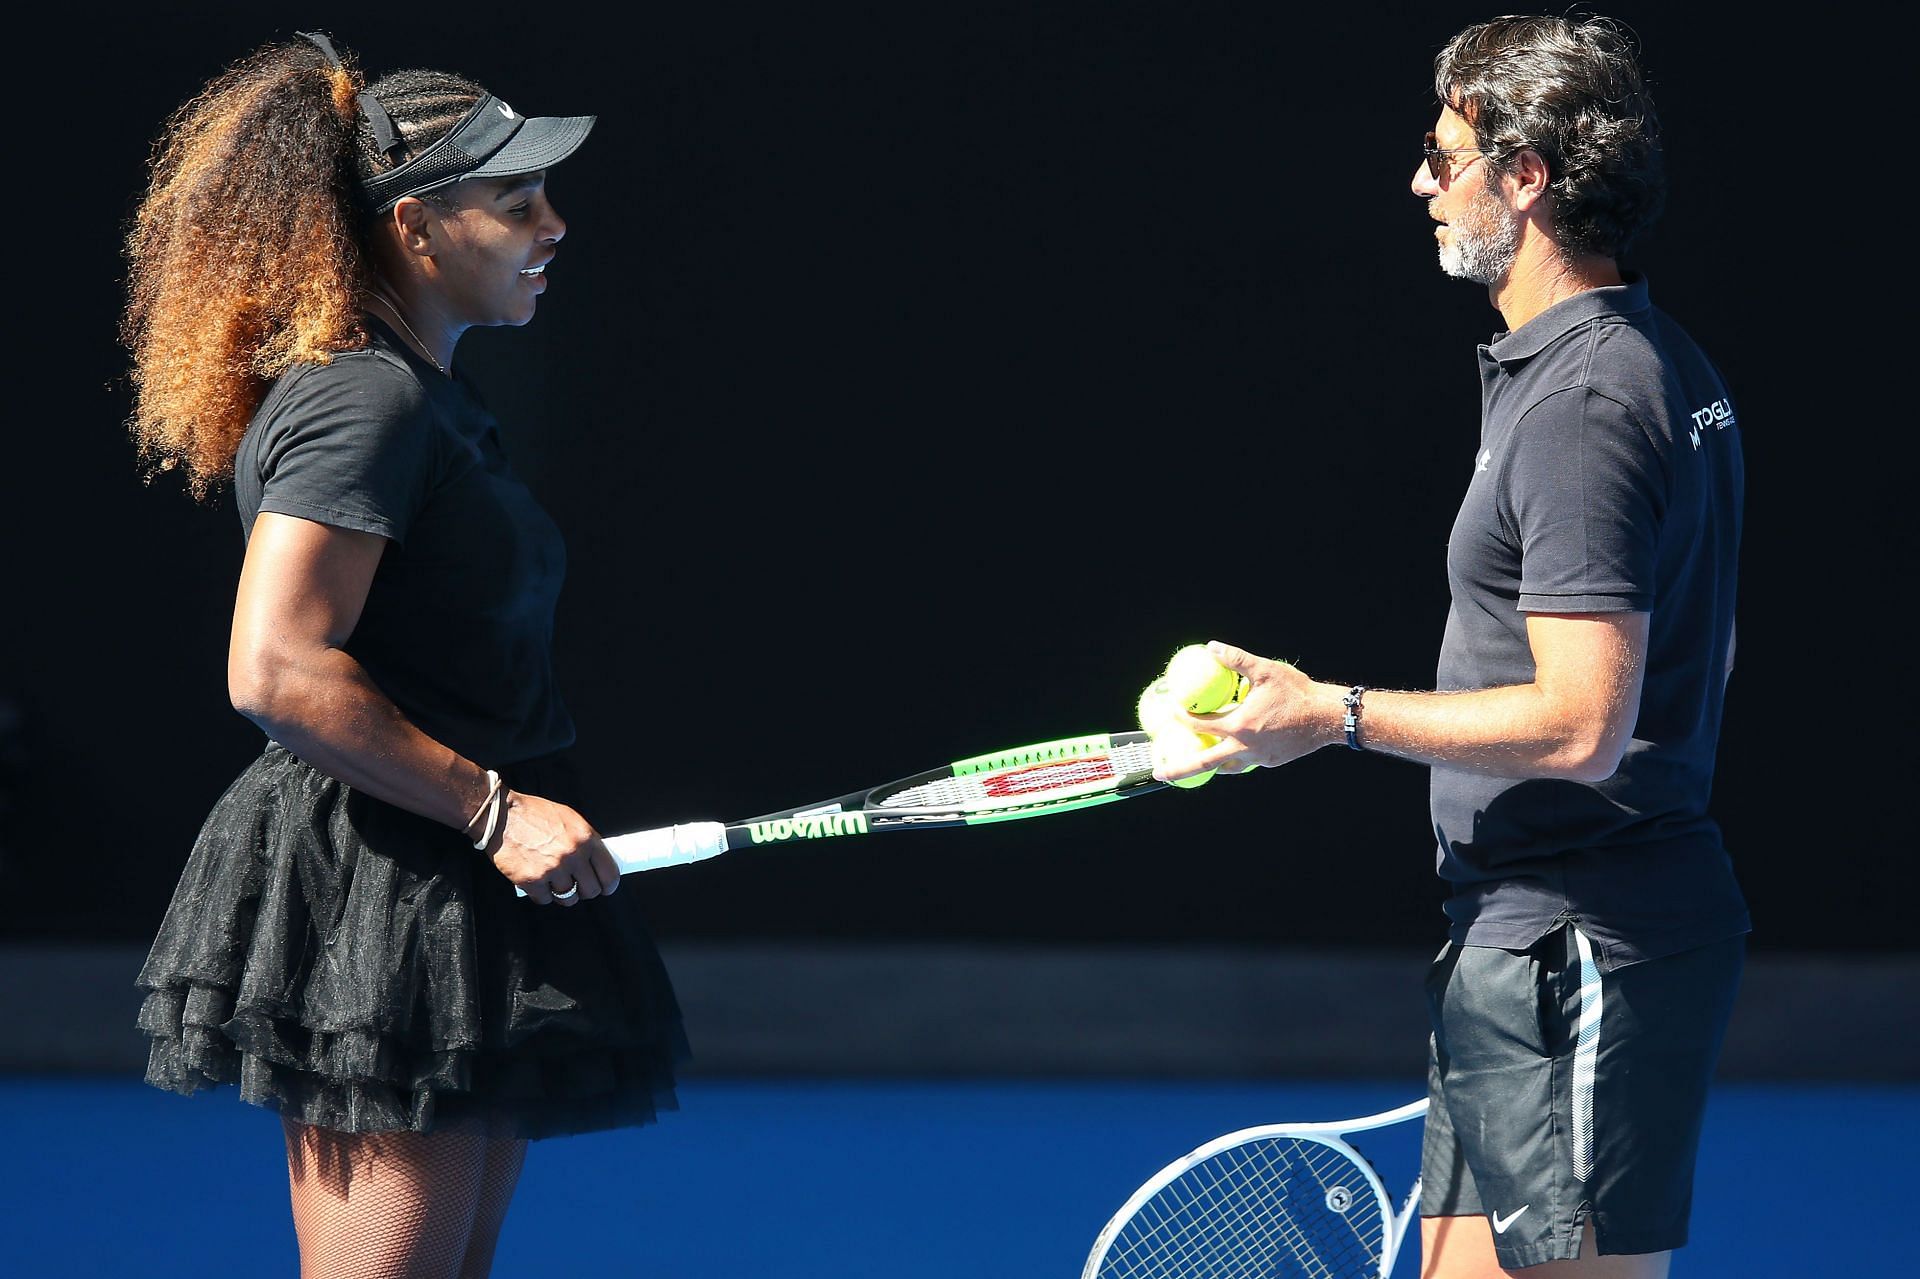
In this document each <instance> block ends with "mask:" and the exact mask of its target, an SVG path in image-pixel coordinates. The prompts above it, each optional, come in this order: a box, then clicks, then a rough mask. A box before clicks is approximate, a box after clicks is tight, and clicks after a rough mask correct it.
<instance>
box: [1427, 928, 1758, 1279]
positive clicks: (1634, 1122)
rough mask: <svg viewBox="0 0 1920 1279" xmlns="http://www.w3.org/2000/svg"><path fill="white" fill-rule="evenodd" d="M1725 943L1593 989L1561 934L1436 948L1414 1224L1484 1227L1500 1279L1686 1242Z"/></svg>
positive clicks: (1583, 948)
mask: <svg viewBox="0 0 1920 1279" xmlns="http://www.w3.org/2000/svg"><path fill="white" fill-rule="evenodd" d="M1745 954H1746V939H1745V938H1744V937H1734V938H1730V939H1728V940H1726V941H1720V942H1714V943H1712V944H1710V945H1706V946H1701V947H1697V948H1695V949H1693V950H1686V951H1681V952H1680V953H1678V954H1675V955H1667V956H1664V957H1662V958H1660V959H1649V960H1643V961H1641V962H1640V963H1637V964H1630V965H1628V966H1626V967H1624V968H1619V969H1616V970H1614V971H1613V972H1611V973H1607V974H1605V975H1602V974H1601V972H1600V970H1599V969H1598V967H1596V966H1595V964H1594V962H1593V956H1592V952H1591V949H1590V947H1589V946H1588V943H1587V939H1586V938H1585V937H1584V936H1582V935H1581V934H1580V932H1579V931H1578V929H1577V928H1575V927H1574V926H1572V925H1566V926H1563V927H1561V928H1558V929H1556V930H1555V931H1553V932H1552V933H1550V934H1548V935H1547V936H1546V937H1545V938H1543V939H1541V940H1540V941H1539V942H1538V943H1537V944H1535V945H1534V946H1533V947H1532V948H1531V949H1529V950H1501V949H1498V948H1496V947H1491V946H1459V945H1455V944H1452V943H1449V944H1448V945H1447V946H1446V947H1445V948H1444V949H1443V950H1441V952H1440V954H1439V956H1438V957H1437V958H1435V960H1434V961H1433V966H1432V968H1431V969H1429V971H1428V975H1427V1008H1428V1012H1429V1014H1430V1015H1431V1017H1432V1020H1433V1038H1432V1043H1431V1050H1430V1056H1429V1059H1428V1077H1427V1092H1428V1097H1429V1101H1430V1103H1431V1104H1430V1107H1429V1109H1428V1112H1427V1121H1426V1137H1425V1141H1424V1145H1423V1148H1422V1151H1421V1160H1420V1163H1421V1170H1420V1171H1421V1191H1420V1215H1421V1216H1423V1217H1460V1216H1485V1217H1486V1218H1487V1220H1488V1222H1489V1224H1490V1225H1491V1226H1492V1227H1493V1243H1494V1250H1495V1252H1496V1253H1498V1255H1499V1258H1500V1264H1501V1265H1502V1266H1504V1267H1506V1268H1508V1269H1514V1268H1517V1267H1520V1266H1532V1265H1538V1264H1539V1263H1541V1262H1544V1261H1559V1260H1565V1259H1569V1258H1574V1257H1578V1256H1579V1255H1580V1228H1581V1224H1582V1223H1583V1222H1585V1221H1587V1220H1589V1219H1590V1220H1591V1221H1592V1222H1593V1230H1594V1237H1595V1240H1596V1242H1597V1244H1598V1248H1599V1251H1601V1252H1603V1253H1643V1252H1665V1251H1667V1250H1668V1249H1671V1248H1678V1247H1679V1246H1680V1245H1682V1244H1684V1243H1685V1242H1686V1241H1687V1217H1688V1213H1689V1212H1690V1210H1691V1208H1692V1206H1693V1163H1694V1154H1695V1151H1696V1149H1697V1148H1698V1146H1699V1141H1700V1123H1701V1119H1702V1117H1703V1115H1704V1112H1705V1110H1706V1098H1707V1087H1708V1084H1709V1083H1710V1082H1711V1080H1712V1077H1713V1068H1714V1063H1715V1062H1716V1061H1717V1060H1718V1058H1719V1055H1720V1043H1721V1040H1722V1038H1723V1037H1724V1035H1725V1032H1726V1027H1727V1018H1728V1015H1729V1014H1730V1013H1731V1011H1732V1009H1733V997H1734V992H1735V990H1737V989H1738V987H1739V984H1740V970H1741V965H1742V963H1743V961H1744V958H1745Z"/></svg>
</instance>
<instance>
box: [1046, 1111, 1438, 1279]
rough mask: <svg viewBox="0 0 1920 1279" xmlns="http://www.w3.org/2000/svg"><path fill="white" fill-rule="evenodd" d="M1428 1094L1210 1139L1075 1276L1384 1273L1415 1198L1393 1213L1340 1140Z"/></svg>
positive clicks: (1165, 1173) (1416, 1194)
mask: <svg viewBox="0 0 1920 1279" xmlns="http://www.w3.org/2000/svg"><path fill="white" fill-rule="evenodd" d="M1426 1113H1427V1103H1426V1101H1425V1100H1424V1099H1422V1100H1420V1101H1416V1102H1413V1103H1412V1104H1410V1105H1406V1106H1401V1107H1400V1108H1399V1109H1397V1110H1388V1111H1383V1112H1382V1113H1380V1114H1377V1115H1368V1116H1367V1117H1365V1118H1364V1119H1347V1120H1341V1121H1336V1122H1333V1123H1317V1124H1269V1125H1266V1126H1263V1127H1259V1128H1243V1129H1241V1130H1240V1131H1239V1132H1230V1133H1228V1134H1227V1135H1226V1136H1224V1137H1218V1138H1215V1139H1214V1140H1212V1141H1210V1142H1208V1143H1207V1144H1206V1145H1204V1146H1202V1147H1200V1148H1199V1149H1198V1150H1195V1151H1193V1152H1192V1153H1191V1154H1188V1155H1184V1156H1182V1157H1181V1158H1179V1159H1176V1160H1174V1161H1173V1162H1172V1163H1170V1164H1168V1165H1167V1166H1166V1167H1165V1168H1162V1169H1161V1170H1160V1171H1159V1172H1157V1173H1155V1174H1154V1175H1153V1176H1152V1177H1151V1178H1149V1179H1148V1180H1147V1183H1146V1184H1145V1185H1143V1186H1141V1187H1140V1189H1138V1190H1136V1191H1135V1192H1134V1193H1133V1197H1132V1198H1131V1199H1129V1200H1127V1202H1126V1203H1124V1204H1122V1205H1121V1206H1120V1211H1118V1212H1116V1213H1114V1214H1113V1219H1112V1220H1111V1221H1109V1222H1108V1223H1107V1226H1106V1229H1104V1230H1102V1231H1101V1232H1100V1237H1099V1238H1098V1239H1096V1240H1095V1241H1094V1245H1093V1252H1092V1253H1091V1255H1089V1256H1088V1257H1087V1264H1086V1268H1085V1269H1084V1270H1082V1271H1081V1279H1174V1277H1175V1276H1180V1277H1182V1279H1184V1277H1186V1276H1195V1275H1206V1276H1208V1277H1209V1279H1235V1277H1238V1276H1247V1277H1249V1279H1250V1277H1251V1276H1255V1275H1260V1276H1274V1277H1275V1279H1282V1277H1285V1279H1293V1277H1295V1276H1300V1277H1305V1276H1313V1277H1314V1279H1386V1277H1387V1276H1388V1275H1390V1274H1392V1273H1393V1261H1394V1258H1395V1257H1396V1256H1398V1255H1399V1252H1400V1244H1401V1242H1402V1241H1403V1240H1404V1239H1405V1238H1406V1233H1407V1224H1408V1222H1409V1220H1410V1219H1411V1218H1412V1216H1413V1206H1414V1204H1415V1203H1416V1202H1418V1200H1419V1198H1420V1179H1419V1177H1418V1176H1415V1177H1414V1180H1413V1189H1411V1190H1409V1191H1408V1192H1407V1197H1406V1199H1405V1201H1404V1202H1403V1203H1402V1204H1401V1207H1400V1211H1399V1213H1398V1214H1396V1213H1395V1212H1394V1211H1393V1204H1392V1203H1391V1202H1390V1201H1389V1200H1388V1198H1387V1191H1386V1187H1385V1186H1383V1185H1382V1184H1381V1182H1380V1176H1379V1174H1378V1173H1376V1172H1374V1170H1373V1167H1372V1165H1370V1164H1369V1163H1368V1162H1367V1161H1366V1159H1365V1158H1364V1157H1363V1156H1362V1155H1361V1154H1360V1153H1359V1152H1358V1151H1357V1150H1355V1149H1354V1148H1353V1147H1352V1146H1350V1145H1348V1144H1347V1141H1346V1138H1347V1137H1348V1136H1350V1135H1351V1134H1353V1133H1357V1132H1365V1131H1367V1130H1368V1129H1370V1128H1384V1127H1386V1126H1387V1125H1389V1124H1397V1123H1401V1122H1403V1121H1405V1120H1408V1119H1417V1118H1420V1117H1421V1116H1423V1115H1425V1114H1426Z"/></svg>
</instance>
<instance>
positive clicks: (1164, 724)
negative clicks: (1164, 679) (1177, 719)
mask: <svg viewBox="0 0 1920 1279" xmlns="http://www.w3.org/2000/svg"><path fill="white" fill-rule="evenodd" d="M1134 709H1135V711H1136V712H1137V713H1138V714H1139V716H1140V727H1141V728H1143V729H1145V730H1146V732H1147V735H1148V736H1150V737H1158V736H1159V735H1160V734H1161V733H1162V732H1164V731H1166V730H1167V729H1169V728H1177V727H1179V725H1177V724H1175V723H1174V721H1173V714H1174V702H1173V699H1172V698H1171V697H1169V696H1167V695H1166V693H1165V692H1164V691H1162V690H1161V688H1160V686H1159V684H1157V683H1155V684H1149V685H1147V687H1146V689H1145V690H1144V691H1142V692H1141V694H1140V700H1139V702H1137V703H1136V704H1135V706H1134Z"/></svg>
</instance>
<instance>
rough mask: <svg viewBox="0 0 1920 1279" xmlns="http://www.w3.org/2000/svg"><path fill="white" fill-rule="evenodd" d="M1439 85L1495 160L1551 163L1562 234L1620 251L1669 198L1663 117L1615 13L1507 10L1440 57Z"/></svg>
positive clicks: (1568, 243)
mask: <svg viewBox="0 0 1920 1279" xmlns="http://www.w3.org/2000/svg"><path fill="white" fill-rule="evenodd" d="M1433 68H1434V76H1433V85H1434V92H1435V94H1436V95H1437V96H1438V97H1439V99H1440V100H1441V101H1442V102H1445V103H1447V104H1448V105H1449V106H1451V107H1452V108H1453V109H1454V110H1455V111H1457V112H1459V113H1460V114H1461V116H1463V117H1464V118H1465V119H1466V121H1467V122H1468V123H1469V124H1471V125H1472V126H1473V131H1474V141H1475V145H1476V146H1477V147H1478V148H1479V149H1480V150H1482V151H1484V152H1485V153H1486V154H1487V162H1488V164H1489V165H1491V166H1493V167H1494V168H1496V169H1499V170H1501V171H1508V172H1510V171H1511V165H1512V161H1513V159H1514V157H1515V156H1516V155H1517V154H1518V153H1519V152H1520V151H1522V150H1530V151H1533V152H1536V153H1537V154H1538V155H1539V156H1540V157H1541V158H1542V159H1543V160H1545V161H1546V164H1547V171H1548V175H1549V186H1548V192H1549V198H1550V200H1551V202H1552V208H1553V223H1554V229H1555V234H1556V238H1557V239H1558V240H1559V241H1560V243H1561V244H1562V245H1563V246H1564V247H1566V248H1567V249H1569V250H1571V251H1573V252H1576V253H1598V254H1602V255H1604V256H1607V257H1617V256H1619V254H1620V253H1621V252H1622V251H1623V250H1625V249H1626V248H1627V247H1628V246H1629V245H1630V244H1631V243H1632V242H1633V238H1634V236H1636V235H1637V234H1639V233H1640V232H1641V231H1643V230H1645V229H1646V228H1647V227H1648V226H1650V225H1651V224H1652V223H1653V221H1654V220H1655V219H1656V218H1657V217H1659V215H1660V210H1661V207H1662V205H1663V204H1664V203H1665V200H1666V176H1665V169H1664V163H1663V157H1662V153H1661V139H1660V120H1659V117H1658V115H1657V114H1655V112H1654V106H1653V98H1652V95H1651V94H1649V93H1648V91H1647V88H1646V85H1645V84H1644V83H1643V80H1642V77H1641V71H1640V65H1639V60H1638V56H1637V53H1636V50H1635V48H1634V44H1633V40H1632V37H1631V35H1630V34H1629V32H1628V31H1627V29H1626V28H1625V27H1623V26H1622V25H1621V24H1620V23H1617V22H1615V21H1613V20H1612V19H1610V18H1603V17H1597V16H1595V17H1588V18H1584V19H1578V20H1572V19H1567V18H1557V17H1548V16H1531V15H1529V16H1508V17H1500V18H1494V19H1492V20H1490V21H1487V22H1482V23H1476V24H1475V25H1473V26H1470V27H1468V28H1466V29H1465V30H1463V31H1461V32H1460V33H1459V34H1458V35H1456V36H1454V38H1453V39H1452V40H1451V41H1449V42H1448V43H1447V46H1446V47H1445V48H1444V49H1442V50H1441V51H1440V53H1439V54H1438V55H1437V56H1436V57H1435V58H1434V64H1433Z"/></svg>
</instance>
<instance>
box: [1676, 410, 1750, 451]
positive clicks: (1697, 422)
mask: <svg viewBox="0 0 1920 1279" xmlns="http://www.w3.org/2000/svg"><path fill="white" fill-rule="evenodd" d="M1739 424H1740V422H1739V419H1738V418H1736V417H1734V415H1733V401H1732V400H1729V399H1724V398H1723V399H1718V400H1715V401H1714V402H1713V403H1711V404H1709V405H1707V406H1706V407H1705V408H1703V409H1695V410H1694V411H1693V426H1692V427H1691V428H1690V429H1689V430H1688V431H1687V438H1688V439H1690V440H1692V441H1693V447H1695V448H1699V447H1700V433H1701V432H1702V431H1704V430H1706V429H1707V428H1708V427H1712V428H1713V429H1714V430H1716V431H1724V430H1726V429H1727V428H1728V427H1730V426H1738V425H1739Z"/></svg>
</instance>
